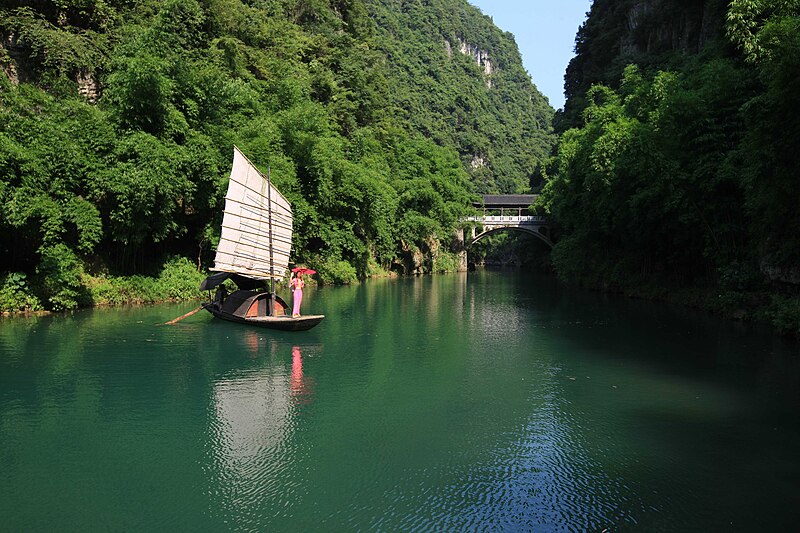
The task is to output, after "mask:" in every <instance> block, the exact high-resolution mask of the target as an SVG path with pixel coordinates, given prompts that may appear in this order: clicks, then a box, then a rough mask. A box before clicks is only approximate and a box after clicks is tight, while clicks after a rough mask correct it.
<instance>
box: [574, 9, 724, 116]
mask: <svg viewBox="0 0 800 533" xmlns="http://www.w3.org/2000/svg"><path fill="white" fill-rule="evenodd" d="M727 5H728V2H727V1H726V0H595V1H594V2H593V3H592V7H591V9H590V11H589V16H588V17H587V20H586V22H585V23H584V24H583V25H582V26H581V28H580V30H579V31H578V35H577V36H576V38H575V57H574V58H573V59H572V60H571V61H570V63H569V65H568V67H567V71H566V74H565V77H564V93H565V96H566V98H567V101H566V103H565V107H564V116H563V117H560V128H561V129H562V130H564V129H566V128H568V127H572V126H575V125H578V124H579V123H580V114H581V112H582V111H583V109H584V108H585V107H586V100H585V95H586V92H587V91H588V90H589V88H590V87H591V86H592V85H593V84H597V83H599V84H603V85H606V86H608V87H614V88H616V87H619V82H620V80H621V79H622V71H623V69H624V68H625V66H626V65H630V64H635V65H638V66H639V67H640V68H641V69H642V70H643V71H645V72H654V71H656V70H659V69H662V70H669V69H671V68H681V65H682V64H683V63H685V62H686V61H687V60H689V59H690V58H691V57H694V56H697V55H702V54H705V55H712V56H719V55H732V53H733V47H732V46H730V45H729V43H728V42H727V41H726V40H725V38H724V22H725V13H726V9H727Z"/></svg>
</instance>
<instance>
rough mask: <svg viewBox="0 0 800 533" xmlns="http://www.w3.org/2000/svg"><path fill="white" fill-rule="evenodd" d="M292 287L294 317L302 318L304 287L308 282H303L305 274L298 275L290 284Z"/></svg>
mask: <svg viewBox="0 0 800 533" xmlns="http://www.w3.org/2000/svg"><path fill="white" fill-rule="evenodd" d="M289 283H290V284H291V286H292V317H295V318H296V317H299V316H300V304H301V303H302V302H303V287H305V286H306V282H305V281H303V274H301V273H299V272H298V273H297V274H296V275H295V276H294V277H293V278H292V280H291V281H290V282H289Z"/></svg>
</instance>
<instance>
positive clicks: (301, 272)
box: [292, 267, 317, 276]
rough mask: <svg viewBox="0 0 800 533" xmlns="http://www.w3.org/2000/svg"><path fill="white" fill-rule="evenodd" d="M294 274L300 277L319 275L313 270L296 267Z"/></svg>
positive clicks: (293, 270)
mask: <svg viewBox="0 0 800 533" xmlns="http://www.w3.org/2000/svg"><path fill="white" fill-rule="evenodd" d="M292 272H294V273H295V274H297V275H298V276H304V275H306V274H308V275H311V274H316V273H317V271H316V270H312V269H310V268H306V267H294V268H293V269H292Z"/></svg>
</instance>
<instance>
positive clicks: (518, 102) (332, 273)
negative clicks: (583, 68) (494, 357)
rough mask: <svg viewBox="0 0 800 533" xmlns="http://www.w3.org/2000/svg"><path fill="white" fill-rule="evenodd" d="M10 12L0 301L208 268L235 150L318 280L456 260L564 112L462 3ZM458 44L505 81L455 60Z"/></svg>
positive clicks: (69, 6)
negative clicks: (451, 256)
mask: <svg viewBox="0 0 800 533" xmlns="http://www.w3.org/2000/svg"><path fill="white" fill-rule="evenodd" d="M3 5H4V7H5V9H3V10H0V37H1V38H2V39H0V43H2V44H1V45H0V66H2V70H3V73H2V74H0V203H2V205H3V206H4V209H3V210H2V212H0V272H3V273H6V274H5V275H4V277H3V278H2V285H0V307H1V308H2V309H6V310H9V309H10V310H15V309H22V308H28V309H34V308H37V307H44V308H47V309H69V308H73V307H75V306H77V305H80V304H90V303H92V302H94V303H98V302H103V301H106V300H113V299H114V298H112V297H110V296H108V291H106V290H105V289H104V290H100V289H97V290H94V289H92V286H93V284H94V285H97V283H98V282H97V281H96V280H97V279H98V278H96V276H98V275H100V276H102V277H103V279H107V280H116V281H114V282H113V283H114V284H116V286H121V284H122V283H123V282H122V281H120V280H122V279H125V278H123V277H120V276H131V275H137V276H145V277H147V276H150V278H147V279H155V278H154V277H153V276H156V275H158V272H159V270H160V269H161V267H162V265H163V264H164V263H165V262H168V261H169V260H170V258H172V257H191V258H192V262H193V263H195V262H196V263H198V265H199V266H203V265H208V264H209V263H210V261H211V258H212V257H213V255H212V251H213V247H214V244H215V241H216V239H217V238H218V228H219V222H220V219H221V210H222V203H221V200H222V197H223V194H224V190H225V186H226V172H227V170H228V168H229V165H230V159H231V155H232V145H234V144H236V145H238V146H239V147H240V148H241V149H242V150H243V151H244V152H245V153H246V154H247V155H248V156H249V157H250V159H251V160H253V161H254V162H255V163H256V164H258V165H260V166H261V167H262V168H264V169H266V167H267V166H269V167H271V171H272V177H273V180H274V182H275V183H276V185H277V186H278V187H279V188H280V189H281V190H282V191H283V192H284V194H285V195H286V196H287V198H288V199H289V200H290V201H291V202H292V204H293V206H294V211H295V230H296V233H295V237H296V238H295V247H294V257H293V259H294V260H295V261H297V262H305V263H307V264H310V265H314V266H315V267H316V268H317V269H318V270H319V271H320V278H321V280H322V281H324V282H348V281H352V280H353V279H356V278H358V277H363V276H366V275H369V274H370V273H373V272H375V271H387V270H390V269H394V270H399V271H401V272H408V271H411V270H413V269H414V268H416V267H415V266H414V262H415V260H414V258H415V257H418V256H419V255H420V254H422V255H426V254H427V255H428V256H429V260H427V261H426V262H424V265H425V267H426V268H427V269H446V268H449V267H450V265H451V264H452V261H451V260H448V259H447V257H448V254H447V251H446V246H442V245H446V244H447V243H448V241H449V240H450V238H451V235H453V232H454V230H455V229H456V228H457V227H458V225H459V224H460V220H461V219H462V217H463V216H464V215H465V214H466V213H467V212H468V211H469V209H470V202H471V200H472V199H473V198H474V194H475V193H476V192H490V191H497V190H504V191H509V192H512V191H513V192H517V191H520V190H524V189H526V188H527V187H528V186H529V182H530V178H531V176H532V175H533V169H534V168H535V167H536V166H537V165H538V164H539V163H540V160H541V159H542V157H543V156H544V155H545V154H547V153H548V152H549V147H550V144H551V140H552V135H551V133H550V129H551V126H550V119H551V114H550V113H551V112H552V111H551V110H550V108H549V106H547V105H546V102H545V100H544V99H543V97H542V96H541V95H540V94H539V93H538V92H537V91H536V90H535V88H534V87H533V85H532V84H531V83H530V79H529V78H528V77H527V76H526V74H525V72H524V71H523V70H522V67H521V62H520V58H519V54H518V52H517V50H516V46H515V45H514V43H513V39H512V38H511V37H510V36H508V35H506V34H502V33H501V32H499V31H498V30H497V29H496V28H494V26H493V25H492V23H491V21H490V20H489V19H488V17H484V16H482V15H480V13H479V12H478V11H477V9H475V8H472V7H470V6H468V5H467V3H466V2H465V1H464V0H449V1H447V2H445V1H443V0H439V1H431V2H406V1H402V2H399V1H397V0H384V1H380V2H379V1H366V0H272V1H265V0H166V1H157V0H144V1H139V2H129V1H127V0H37V1H35V2H22V1H10V2H5V3H4V4H3ZM449 13H457V14H458V15H453V16H451V15H449ZM445 15H446V16H445ZM456 38H459V39H463V40H464V41H465V42H466V41H469V42H474V43H476V45H478V46H480V47H481V48H482V49H483V50H485V51H486V52H487V53H488V54H489V56H490V57H491V58H492V61H493V62H494V70H493V72H492V74H491V75H487V74H485V73H484V71H482V70H481V69H480V68H479V67H478V65H476V63H475V62H474V61H473V60H471V59H470V57H469V56H467V55H464V54H461V53H460V52H458V51H457V50H456V52H455V53H451V54H448V53H447V42H450V43H452V42H453V41H454V39H456ZM490 86H491V87H490ZM476 158H479V159H481V160H482V161H484V163H482V164H479V165H473V164H472V163H473V161H474V160H475V159H476ZM440 249H441V250H442V252H441V253H438V252H437V253H433V252H434V251H435V250H440ZM141 279H145V278H141ZM98 291H100V292H98ZM104 291H105V292H104ZM126 291H127V290H126ZM126 291H123V292H126ZM146 292H147V291H146ZM101 293H102V294H106V295H105V296H102V295H101ZM8 302H11V303H8Z"/></svg>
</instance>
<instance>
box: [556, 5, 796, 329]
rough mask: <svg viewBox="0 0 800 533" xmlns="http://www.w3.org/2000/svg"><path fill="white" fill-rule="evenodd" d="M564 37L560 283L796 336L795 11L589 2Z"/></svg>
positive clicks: (559, 179) (558, 192)
mask: <svg viewBox="0 0 800 533" xmlns="http://www.w3.org/2000/svg"><path fill="white" fill-rule="evenodd" d="M576 41H577V51H578V55H577V56H576V57H575V59H574V60H573V61H572V62H571V64H570V67H569V70H568V72H567V93H568V96H569V99H568V100H567V105H566V108H565V109H566V112H565V114H564V115H563V116H561V117H559V118H558V123H559V129H561V130H564V132H563V134H562V135H561V138H560V142H559V146H558V150H557V154H556V156H555V157H554V158H553V160H552V161H551V164H550V165H549V166H548V172H547V173H548V178H549V179H548V181H547V184H546V186H545V188H544V193H543V195H542V197H541V206H540V207H541V208H542V209H544V210H546V211H549V212H550V213H551V214H552V215H553V216H554V218H556V219H557V220H558V222H559V223H560V225H561V229H562V238H561V240H560V241H559V242H558V244H557V245H556V247H555V249H554V250H553V254H552V257H553V261H554V264H555V267H556V269H557V270H558V272H559V274H560V275H561V276H563V277H564V278H568V279H573V280H579V281H582V282H584V283H587V284H589V285H592V286H599V287H606V288H611V289H615V290H624V291H627V292H634V293H640V294H648V295H659V296H664V297H675V295H679V294H683V295H684V297H686V298H689V299H692V300H695V301H697V300H700V301H702V302H703V303H704V305H706V306H708V307H710V308H712V309H716V310H720V311H722V312H725V313H729V314H731V315H733V316H738V317H747V316H750V317H756V318H761V319H767V320H770V321H772V322H773V323H774V324H776V325H777V326H778V327H780V328H781V329H785V330H788V331H794V332H796V333H799V334H800V298H799V297H798V294H800V210H798V209H797V206H798V205H800V187H798V181H797V168H798V165H800V160H798V151H797V147H798V146H800V115H798V113H797V111H796V110H797V107H798V104H800V96H798V95H800V59H799V58H800V2H798V1H796V0H793V1H789V2H786V1H783V0H764V1H760V2H752V1H750V0H733V1H731V2H722V1H716V0H711V1H702V0H694V1H688V0H681V1H679V0H625V1H609V0H595V2H594V4H593V5H592V9H591V12H590V14H589V17H588V19H587V20H586V22H585V24H584V25H583V27H582V28H581V30H580V32H579V33H578V37H577V40H576ZM687 295H688V296H687ZM698 295H699V296H698Z"/></svg>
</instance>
